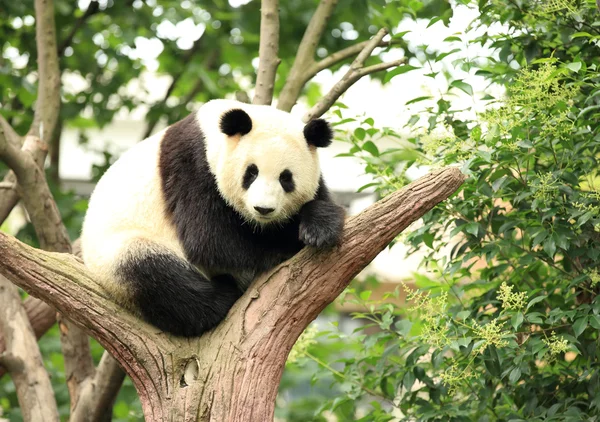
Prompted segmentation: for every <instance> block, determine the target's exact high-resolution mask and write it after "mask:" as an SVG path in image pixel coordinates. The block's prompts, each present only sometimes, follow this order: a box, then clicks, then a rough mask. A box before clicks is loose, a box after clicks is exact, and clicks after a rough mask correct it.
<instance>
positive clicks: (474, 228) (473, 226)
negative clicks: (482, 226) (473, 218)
mask: <svg viewBox="0 0 600 422" xmlns="http://www.w3.org/2000/svg"><path fill="white" fill-rule="evenodd" d="M465 230H466V232H467V233H471V234H472V235H473V236H477V233H479V223H468V224H467V225H466V226H465Z"/></svg>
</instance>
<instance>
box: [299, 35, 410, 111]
mask: <svg viewBox="0 0 600 422" xmlns="http://www.w3.org/2000/svg"><path fill="white" fill-rule="evenodd" d="M386 34H387V30H386V29H380V30H379V32H378V33H377V34H376V35H375V36H374V37H373V38H372V39H371V40H369V42H368V43H367V44H365V46H364V47H363V49H362V50H361V52H360V53H359V54H358V56H356V59H354V61H353V62H352V64H351V65H350V69H349V70H348V72H346V74H345V75H344V76H343V77H342V79H340V80H339V81H338V82H337V83H336V84H335V85H334V86H333V87H332V88H331V89H330V90H329V92H328V93H327V94H326V95H325V96H324V97H323V98H321V100H320V101H319V102H318V103H317V104H315V106H314V107H313V108H311V109H310V110H309V111H308V112H307V113H306V114H305V115H304V117H303V118H302V120H303V121H305V122H308V121H310V120H312V119H315V118H317V117H320V116H322V115H323V113H325V112H326V111H327V110H329V108H330V107H331V106H332V105H333V104H334V103H335V102H336V101H337V99H338V98H340V96H341V95H342V94H343V93H344V92H346V91H347V90H348V88H350V87H351V86H352V85H354V83H355V82H356V81H358V80H359V79H360V78H362V77H363V76H365V75H368V74H371V73H374V72H379V71H381V70H385V69H389V68H391V67H396V66H399V65H401V64H403V63H406V58H402V59H399V60H395V61H392V62H389V63H379V64H375V65H372V66H368V67H363V66H364V64H365V61H366V60H367V58H369V56H370V55H371V53H372V52H373V50H374V49H375V48H376V47H377V46H378V45H379V44H380V43H381V40H382V39H383V37H385V35H386Z"/></svg>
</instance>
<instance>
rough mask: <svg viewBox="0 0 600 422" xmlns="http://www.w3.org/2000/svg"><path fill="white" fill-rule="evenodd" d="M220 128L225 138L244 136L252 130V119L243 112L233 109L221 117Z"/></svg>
mask: <svg viewBox="0 0 600 422" xmlns="http://www.w3.org/2000/svg"><path fill="white" fill-rule="evenodd" d="M220 128H221V132H223V133H224V134H225V135H227V136H233V135H237V134H240V135H245V134H247V133H248V132H250V131H251V130H252V119H250V116H248V113H246V112H245V111H244V110H242V109H240V108H234V109H233V110H229V111H227V112H226V113H225V114H223V116H221V122H220Z"/></svg>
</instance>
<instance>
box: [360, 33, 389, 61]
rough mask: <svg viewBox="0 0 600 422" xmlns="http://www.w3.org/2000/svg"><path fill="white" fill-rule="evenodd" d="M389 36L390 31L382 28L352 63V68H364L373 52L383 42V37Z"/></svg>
mask: <svg viewBox="0 0 600 422" xmlns="http://www.w3.org/2000/svg"><path fill="white" fill-rule="evenodd" d="M387 34H388V30H387V29H386V28H381V29H380V30H379V31H377V33H376V34H375V35H374V36H373V38H371V39H370V40H369V41H368V42H367V44H366V45H365V47H364V48H363V49H362V50H361V51H360V53H358V56H356V59H355V60H354V61H353V62H352V66H353V67H357V68H359V67H362V66H363V65H364V64H365V61H366V60H367V59H368V58H369V56H370V55H371V53H372V52H373V50H375V48H377V45H379V43H380V42H381V41H382V40H383V37H385V36H386V35H387Z"/></svg>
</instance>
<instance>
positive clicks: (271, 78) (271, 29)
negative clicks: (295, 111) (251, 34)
mask: <svg viewBox="0 0 600 422" xmlns="http://www.w3.org/2000/svg"><path fill="white" fill-rule="evenodd" d="M278 53H279V0H262V1H261V3H260V44H259V47H258V70H257V72H256V85H255V92H254V99H253V100H252V102H253V104H266V105H270V104H271V101H273V90H274V89H275V77H276V76H277V67H278V66H279V63H280V62H281V60H280V59H279V57H278Z"/></svg>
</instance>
